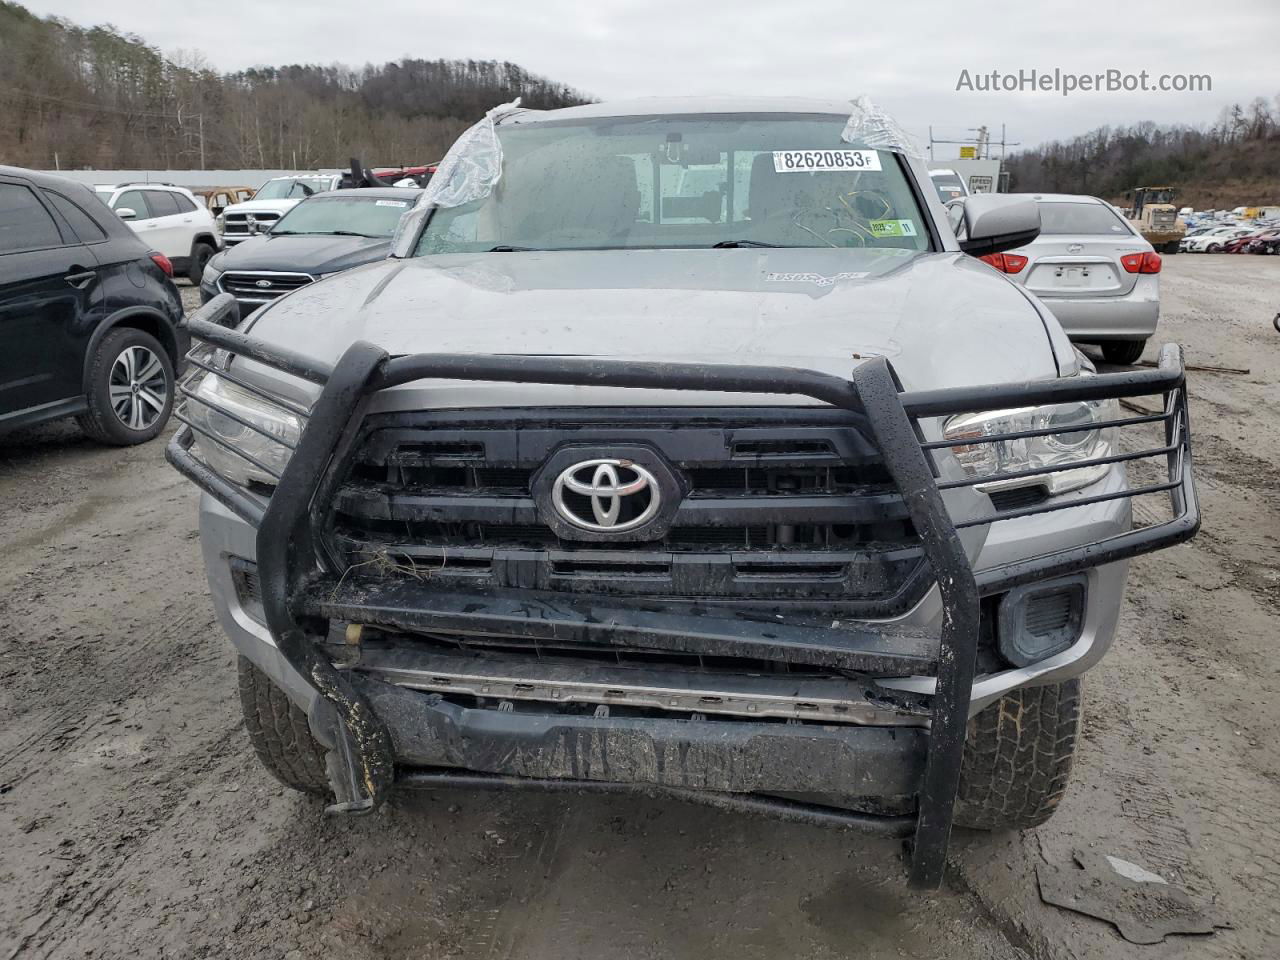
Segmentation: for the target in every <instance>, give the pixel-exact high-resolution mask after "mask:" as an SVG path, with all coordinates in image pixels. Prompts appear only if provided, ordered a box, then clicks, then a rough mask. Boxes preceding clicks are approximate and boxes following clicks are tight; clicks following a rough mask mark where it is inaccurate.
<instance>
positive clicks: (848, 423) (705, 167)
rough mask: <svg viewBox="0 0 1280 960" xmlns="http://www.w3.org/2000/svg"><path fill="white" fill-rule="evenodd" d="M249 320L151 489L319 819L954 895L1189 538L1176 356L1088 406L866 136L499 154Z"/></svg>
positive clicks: (844, 116) (774, 116) (757, 130)
mask: <svg viewBox="0 0 1280 960" xmlns="http://www.w3.org/2000/svg"><path fill="white" fill-rule="evenodd" d="M965 204H966V206H965V213H964V216H965V218H966V223H965V226H966V231H965V236H966V240H965V247H964V250H965V251H970V252H974V253H980V254H985V253H990V252H995V251H998V250H1001V249H1006V248H1010V247H1013V246H1017V245H1019V244H1022V243H1025V242H1027V241H1028V240H1029V239H1030V238H1031V237H1033V236H1034V234H1035V230H1036V228H1037V224H1038V220H1037V219H1036V218H1037V217H1038V214H1036V211H1035V207H1034V204H1030V203H1026V202H1021V203H1019V202H1017V201H1013V202H1010V201H1008V200H1006V199H1004V198H992V197H974V198H969V199H968V200H966V202H965ZM233 316H234V305H233V303H232V302H231V300H230V298H229V297H226V296H224V297H219V298H217V299H215V300H214V301H212V302H211V303H209V304H208V305H207V306H205V307H204V308H202V310H201V311H200V312H199V313H198V314H196V315H195V316H194V317H193V318H192V319H191V321H190V322H189V326H190V330H191V333H192V335H193V336H194V337H195V338H197V339H198V340H200V341H202V345H201V346H200V347H198V348H197V350H196V351H195V352H194V354H193V358H192V363H193V367H194V373H193V375H192V377H191V379H190V380H189V381H188V382H187V384H186V385H185V387H184V394H185V397H186V402H185V405H184V407H183V409H182V410H181V411H180V416H181V417H182V419H183V420H184V422H185V423H186V424H187V426H186V427H185V428H184V429H183V430H182V431H180V432H179V434H178V435H177V436H176V437H175V438H174V440H173V442H172V444H171V446H170V450H169V455H170V459H171V460H172V462H173V463H174V464H175V465H176V466H177V467H178V468H179V469H181V470H182V471H183V472H184V473H186V474H187V475H188V476H190V477H191V478H192V479H194V480H195V481H196V482H197V483H198V484H199V485H200V486H201V487H202V488H203V490H204V491H205V494H206V495H205V497H204V498H203V500H202V504H201V539H202V544H203V549H204V555H205V561H206V564H207V567H208V573H209V581H210V585H211V589H212V594H213V598H214V603H215V607H216V609H217V611H218V613H219V616H220V618H221V621H222V623H223V625H224V627H225V628H226V630H227V632H228V634H229V635H230V637H231V639H232V641H233V643H234V644H235V645H236V647H237V649H238V651H239V652H240V653H241V655H242V657H241V668H240V669H241V692H242V699H243V703H244V708H245V717H246V723H247V726H248V728H249V732H250V735H251V738H252V740H253V742H254V745H255V747H256V748H257V750H258V752H259V755H260V756H261V757H262V758H263V760H264V762H265V763H266V765H267V766H268V767H269V768H270V769H271V770H272V772H273V773H275V774H276V776H278V777H279V778H281V779H282V780H283V781H284V782H286V783H288V784H290V785H292V786H295V787H298V788H300V789H304V790H309V791H313V792H317V793H323V794H326V795H329V796H330V797H331V798H332V799H333V803H332V806H331V808H330V809H332V810H334V811H341V812H359V811H364V810H369V809H372V808H373V807H374V806H376V805H377V804H378V803H379V802H380V801H381V800H382V799H383V798H384V797H385V796H386V794H387V792H388V791H389V790H390V789H392V788H394V787H395V786H397V785H408V786H431V785H454V786H466V787H476V788H491V787H504V788H506V787H526V788H535V789H542V790H553V789H569V790H595V791H624V790H630V791H640V792H647V793H654V794H661V795H664V796H670V797H675V798H679V799H683V800H689V801H693V802H700V803H708V804H712V805H716V806H719V807H722V808H724V809H726V810H739V811H743V812H755V813H763V814H768V815H773V816H778V817H783V818H788V819H793V820H800V821H804V822H810V823H819V824H825V825H831V826H842V827H852V828H856V829H862V830H867V831H871V832H877V833H880V834H882V835H889V836H898V837H903V838H909V839H911V840H912V842H913V861H912V863H913V866H912V875H913V878H914V880H915V881H916V882H917V883H918V884H921V885H926V886H927V885H936V884H937V883H938V882H939V880H940V877H941V870H942V864H943V857H944V855H945V849H946V843H947V838H948V835H949V832H950V828H951V824H952V822H953V820H954V821H958V822H961V823H965V824H968V825H971V826H975V827H985V828H998V827H1007V826H1029V825H1034V824H1036V823H1039V822H1042V821H1043V820H1044V819H1046V818H1047V817H1048V816H1049V815H1050V814H1051V813H1052V812H1053V809H1054V807H1055V806H1056V804H1057V802H1058V799H1059V798H1060V796H1061V794H1062V790H1063V788H1064V787H1065V784H1066V778H1067V773H1068V771H1069V767H1070V759H1071V753H1072V750H1073V747H1074V741H1075V735H1076V727H1077V723H1078V715H1079V714H1078V710H1079V677H1080V675H1081V674H1082V673H1083V672H1084V671H1085V670H1086V669H1088V667H1089V666H1091V665H1092V664H1093V663H1094V662H1096V661H1097V660H1098V658H1099V657H1101V655H1102V654H1103V653H1104V652H1105V650H1106V649H1107V647H1108V646H1109V644H1110V643H1111V639H1112V636H1113V634H1114V632H1115V628H1116V622H1117V618H1118V613H1119V608H1120V603H1121V598H1122V594H1123V587H1124V578H1125V570H1126V565H1127V561H1128V559H1129V558H1130V557H1132V556H1135V555H1137V554H1139V553H1144V552H1148V551H1150V550H1153V549H1157V548H1159V547H1161V546H1164V545H1167V544H1170V543H1173V542H1177V541H1178V540H1181V539H1185V538H1186V537H1188V536H1190V535H1192V534H1193V533H1194V531H1195V529H1196V527H1197V525H1198V522H1199V518H1198V509H1197V507H1196V502H1195V494H1194V487H1193V482H1192V475H1191V464H1190V452H1189V431H1188V424H1187V419H1186V404H1185V392H1184V387H1183V381H1182V367H1181V355H1180V353H1179V351H1178V350H1177V348H1175V347H1169V348H1166V350H1165V351H1164V352H1163V353H1162V354H1161V363H1160V366H1159V368H1158V369H1155V370H1144V371H1137V372H1132V373H1125V374H1110V375H1103V376H1099V375H1095V374H1094V373H1093V371H1092V370H1091V369H1088V368H1087V365H1082V363H1081V360H1080V357H1079V356H1078V355H1077V354H1076V353H1075V352H1074V351H1073V350H1072V349H1071V347H1070V344H1069V343H1068V342H1067V340H1066V338H1065V336H1064V335H1063V334H1062V331H1061V329H1060V328H1059V327H1058V325H1057V323H1056V322H1055V321H1054V320H1053V318H1052V316H1051V315H1050V314H1049V313H1048V312H1047V311H1046V310H1044V308H1043V307H1042V306H1041V305H1040V304H1039V303H1038V302H1037V301H1036V300H1035V299H1034V298H1033V297H1031V296H1030V295H1028V294H1026V293H1025V292H1024V291H1022V290H1020V289H1019V288H1017V287H1016V286H1015V285H1013V284H1011V283H1010V282H1009V281H1008V280H1007V279H1006V278H1004V277H1002V276H1000V275H998V274H996V273H994V272H993V271H990V270H989V269H987V268H986V267H984V266H983V265H981V264H978V263H976V262H975V261H974V260H972V259H971V258H969V257H967V256H966V255H965V252H964V251H962V249H961V247H960V244H958V242H957V241H956V238H955V235H954V234H953V233H952V231H951V230H950V228H949V227H948V226H947V221H946V217H945V215H944V213H943V210H942V208H941V206H940V205H939V203H938V201H937V198H936V195H935V194H934V192H933V191H932V189H931V188H930V186H929V178H928V172H927V170H926V169H925V167H924V165H923V163H921V162H920V161H919V160H918V159H917V158H915V157H913V156H912V155H911V150H910V145H909V143H908V142H907V141H906V139H905V138H904V137H901V136H900V135H899V132H898V131H897V130H896V128H894V127H893V126H892V124H891V122H889V121H887V120H886V119H885V118H884V117H883V115H882V114H880V113H879V112H878V111H875V110H873V109H871V108H869V107H868V105H866V104H858V105H855V108H854V110H853V113H852V115H850V111H849V108H848V107H844V108H843V110H841V109H839V108H838V107H835V106H833V105H830V104H825V103H821V104H819V103H807V102H794V101H745V102H741V103H734V104H726V103H723V102H720V101H707V102H699V101H680V102H662V101H647V102H639V103H636V104H628V105H623V106H617V105H612V106H611V105H599V104H597V105H591V106H587V107H580V108H571V109H568V110H560V111H551V112H546V113H543V112H536V111H522V110H519V109H508V110H500V111H495V112H493V113H491V114H490V115H489V116H488V117H486V118H485V120H484V121H482V122H481V123H480V124H477V126H476V127H474V128H472V130H470V131H468V132H467V133H466V134H464V136H463V137H462V138H461V139H460V141H459V143H458V145H456V146H455V148H454V150H453V151H451V153H450V157H448V158H446V160H445V161H444V162H443V163H442V165H441V168H440V172H439V173H438V174H437V176H436V177H435V178H434V179H433V181H432V184H431V186H430V187H429V189H428V190H427V191H426V194H425V196H424V198H423V203H422V204H421V207H420V209H419V210H417V211H415V213H414V214H411V215H410V216H409V217H407V218H406V220H405V222H404V226H403V227H402V232H401V235H400V236H399V237H398V238H397V241H396V251H395V256H394V257H393V258H392V259H390V260H388V261H386V262H384V263H380V264H375V265H370V266H367V267H362V268H358V269H356V270H353V271H350V272H349V273H346V274H343V275H341V276H338V277H333V278H330V279H327V280H325V281H322V282H320V283H317V284H315V285H314V286H312V287H308V288H306V289H304V290H300V291H298V292H297V293H296V294H294V295H293V296H291V297H288V298H285V299H282V300H280V301H279V302H277V303H275V304H272V305H270V306H268V307H266V308H264V309H262V310H260V311H258V312H257V313H255V314H254V316H253V317H252V318H251V319H250V320H249V321H248V322H247V323H246V324H242V325H240V327H239V328H238V329H236V330H232V329H228V327H227V326H226V324H228V323H230V322H231V319H230V318H232V317H233ZM1141 396H1154V397H1156V400H1155V406H1149V407H1142V408H1141V409H1142V410H1145V411H1146V412H1145V413H1137V414H1135V413H1133V412H1126V411H1127V410H1128V408H1122V407H1121V406H1120V404H1119V402H1118V401H1119V400H1121V399H1122V398H1132V397H1141ZM1126 402H1128V403H1130V406H1132V401H1126ZM1145 402H1146V403H1151V401H1145ZM1130 464H1132V465H1134V469H1133V471H1132V476H1133V479H1131V478H1130V476H1129V475H1127V473H1126V465H1130ZM1138 496H1144V497H1150V498H1153V499H1154V498H1162V500H1163V503H1164V504H1165V507H1164V509H1165V511H1166V512H1165V514H1164V515H1163V516H1160V517H1157V518H1156V520H1155V521H1154V522H1150V523H1147V524H1145V525H1144V526H1141V527H1139V528H1134V526H1133V522H1132V515H1131V510H1130V502H1131V500H1132V498H1134V497H1138ZM1147 513H1148V514H1149V515H1150V516H1155V514H1151V513H1150V511H1147ZM1011 718H1012V719H1011Z"/></svg>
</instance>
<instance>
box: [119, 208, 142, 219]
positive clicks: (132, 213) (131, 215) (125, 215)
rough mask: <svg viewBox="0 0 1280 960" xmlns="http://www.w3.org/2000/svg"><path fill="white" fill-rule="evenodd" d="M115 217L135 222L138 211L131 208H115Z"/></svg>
mask: <svg viewBox="0 0 1280 960" xmlns="http://www.w3.org/2000/svg"><path fill="white" fill-rule="evenodd" d="M116 216H117V217H119V218H120V219H121V220H137V219H138V211H137V210H135V209H133V207H116Z"/></svg>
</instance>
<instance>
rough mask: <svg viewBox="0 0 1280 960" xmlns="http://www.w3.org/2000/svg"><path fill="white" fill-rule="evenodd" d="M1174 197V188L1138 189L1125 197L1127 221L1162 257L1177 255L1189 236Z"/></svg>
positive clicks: (1135, 188)
mask: <svg viewBox="0 0 1280 960" xmlns="http://www.w3.org/2000/svg"><path fill="white" fill-rule="evenodd" d="M1173 197H1174V189H1173V187H1134V188H1133V189H1132V190H1129V191H1127V192H1126V193H1125V195H1124V199H1125V203H1126V205H1127V209H1126V210H1125V214H1124V215H1125V219H1127V220H1128V221H1129V225H1130V226H1132V227H1133V229H1135V230H1137V231H1138V232H1139V233H1140V234H1142V236H1143V238H1144V239H1145V240H1146V241H1147V242H1148V243H1150V244H1151V245H1152V246H1153V247H1155V248H1156V250H1157V251H1159V252H1160V253H1177V252H1178V243H1179V242H1180V241H1181V240H1182V238H1183V237H1184V236H1186V233H1187V228H1186V227H1185V226H1183V224H1182V221H1181V220H1179V219H1178V207H1177V205H1176V204H1175V203H1174V202H1173Z"/></svg>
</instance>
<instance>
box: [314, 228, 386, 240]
mask: <svg viewBox="0 0 1280 960" xmlns="http://www.w3.org/2000/svg"><path fill="white" fill-rule="evenodd" d="M316 232H317V233H319V232H321V231H316ZM323 232H324V233H327V234H329V236H331V237H364V238H365V239H366V240H385V239H387V238H386V237H380V236H378V235H377V234H376V233H356V231H354V230H325V231H323Z"/></svg>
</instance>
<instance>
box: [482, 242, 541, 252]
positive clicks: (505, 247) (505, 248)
mask: <svg viewBox="0 0 1280 960" xmlns="http://www.w3.org/2000/svg"><path fill="white" fill-rule="evenodd" d="M537 249H538V248H537V247H515V246H512V245H511V244H509V243H500V244H498V245H497V246H496V247H490V248H489V252H490V253H528V252H529V251H531V250H537Z"/></svg>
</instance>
